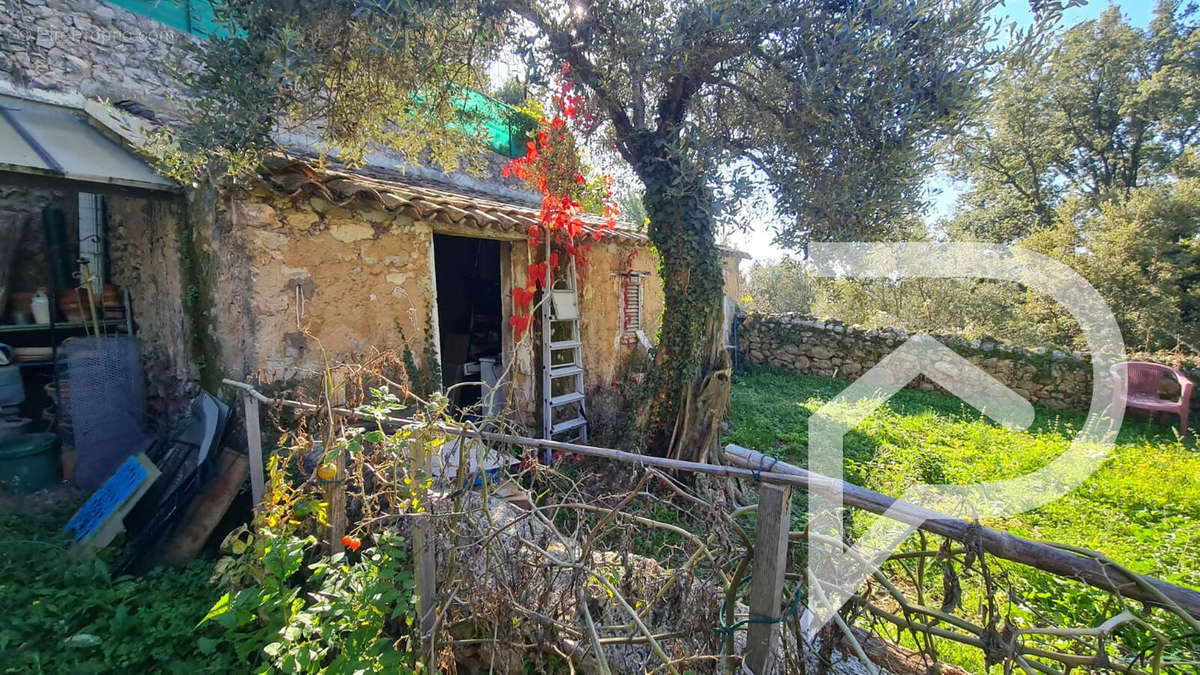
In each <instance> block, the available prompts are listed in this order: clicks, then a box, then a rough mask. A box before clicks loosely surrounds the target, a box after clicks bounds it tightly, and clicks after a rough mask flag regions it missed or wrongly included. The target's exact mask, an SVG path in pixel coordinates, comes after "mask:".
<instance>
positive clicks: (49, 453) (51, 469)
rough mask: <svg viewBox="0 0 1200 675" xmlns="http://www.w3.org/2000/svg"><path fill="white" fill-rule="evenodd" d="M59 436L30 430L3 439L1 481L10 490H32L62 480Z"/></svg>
mask: <svg viewBox="0 0 1200 675" xmlns="http://www.w3.org/2000/svg"><path fill="white" fill-rule="evenodd" d="M58 470H59V465H58V438H57V437H56V436H55V435H54V434H26V435H24V436H21V437H20V438H16V439H12V440H9V441H5V442H3V443H0V484H3V486H4V491H5V492H7V493H9V494H28V493H30V492H37V491H38V490H41V489H42V488H44V487H48V486H50V485H52V484H53V483H54V481H56V480H58Z"/></svg>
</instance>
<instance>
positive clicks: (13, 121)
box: [0, 105, 67, 176]
mask: <svg viewBox="0 0 1200 675" xmlns="http://www.w3.org/2000/svg"><path fill="white" fill-rule="evenodd" d="M0 117H3V118H4V121H5V122H8V123H9V125H10V126H12V128H13V130H15V131H16V132H17V135H18V136H20V137H21V140H23V141H25V143H26V144H27V145H29V147H30V148H31V149H32V150H33V151H34V152H35V153H37V156H38V157H40V158H41V160H42V161H43V162H45V163H46V165H47V166H49V167H50V168H51V169H53V170H54V171H57V172H58V173H59V174H61V175H64V176H65V175H66V173H67V172H66V171H65V170H63V167H62V164H59V163H58V160H56V159H54V156H53V155H51V154H50V153H49V152H48V151H47V150H46V149H45V148H43V147H42V144H41V143H38V141H37V139H36V138H34V137H33V134H31V133H29V130H28V129H26V128H25V127H24V125H22V124H21V123H20V122H18V121H17V118H16V117H14V116H13V114H12V110H10V109H9V108H6V107H4V106H2V105H0Z"/></svg>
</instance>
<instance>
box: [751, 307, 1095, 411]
mask: <svg viewBox="0 0 1200 675" xmlns="http://www.w3.org/2000/svg"><path fill="white" fill-rule="evenodd" d="M738 330H739V332H738V351H739V354H740V357H741V359H742V363H746V364H751V365H762V366H771V367H776V368H786V369H790V370H795V371H797V372H800V373H806V374H810V375H820V376H822V377H837V378H841V379H846V380H852V379H854V378H856V377H858V376H860V375H861V374H862V373H864V372H866V371H867V370H869V369H870V368H871V367H873V366H874V365H875V364H876V363H878V362H879V361H880V359H882V358H884V357H885V356H887V355H888V354H890V353H892V352H893V351H894V350H895V349H896V348H897V347H899V346H900V345H901V344H903V343H904V342H905V341H906V340H908V339H909V337H910V335H909V334H908V333H906V332H904V331H903V330H899V329H890V328H885V329H878V330H877V329H865V328H863V327H861V326H850V325H846V324H843V323H841V322H838V321H822V320H820V319H815V318H813V317H811V316H805V315H801V314H776V315H765V314H749V315H746V316H744V317H742V318H741V319H740V322H739V326H738ZM934 337H935V338H937V339H938V340H939V341H940V342H941V343H942V344H944V345H946V346H947V347H950V349H952V350H953V351H954V352H955V353H957V354H959V355H960V356H962V357H964V358H966V359H967V360H968V361H970V362H971V363H973V364H975V365H976V366H978V367H980V368H981V369H982V370H984V371H985V372H987V373H988V374H989V375H991V376H992V377H995V378H996V379H997V380H999V381H1000V382H1003V383H1004V384H1005V385H1007V386H1008V387H1009V388H1011V389H1012V390H1013V391H1015V392H1016V393H1018V394H1020V395H1021V397H1022V398H1024V399H1025V400H1027V401H1029V402H1030V403H1033V404H1035V405H1042V406H1047V407H1051V408H1059V409H1073V410H1087V409H1088V407H1089V406H1090V405H1091V400H1092V364H1091V360H1090V359H1088V358H1087V357H1085V356H1083V355H1081V354H1076V353H1072V352H1067V351H1064V350H1052V349H1044V348H1038V349H1022V348H1019V347H1013V346H1011V345H1006V344H1002V343H998V342H992V341H984V340H967V339H965V338H962V337H960V336H957V335H935V336H934ZM939 365H940V364H939ZM947 367H949V366H947ZM909 386H910V388H917V389H923V390H927V391H935V390H936V391H941V387H939V386H938V385H936V384H934V383H933V382H932V381H931V380H929V379H928V378H926V377H923V376H922V377H918V378H917V379H915V380H914V381H913V382H912V383H911V384H910V385H909Z"/></svg>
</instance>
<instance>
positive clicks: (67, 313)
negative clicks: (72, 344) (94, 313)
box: [58, 288, 87, 323]
mask: <svg viewBox="0 0 1200 675" xmlns="http://www.w3.org/2000/svg"><path fill="white" fill-rule="evenodd" d="M58 309H59V310H60V311H62V313H63V316H64V317H66V319H67V321H68V322H70V323H82V322H83V320H84V319H85V318H87V312H86V311H85V308H84V306H83V304H82V303H80V302H79V294H78V293H77V292H76V290H75V289H73V288H69V289H67V290H64V291H59V293H58Z"/></svg>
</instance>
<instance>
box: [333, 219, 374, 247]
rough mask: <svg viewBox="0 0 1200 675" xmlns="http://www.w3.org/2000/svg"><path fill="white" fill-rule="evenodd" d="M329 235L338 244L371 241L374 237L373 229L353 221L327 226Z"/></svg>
mask: <svg viewBox="0 0 1200 675" xmlns="http://www.w3.org/2000/svg"><path fill="white" fill-rule="evenodd" d="M329 234H330V235H332V236H333V238H334V239H337V240H338V241H340V242H344V243H347V244H349V243H351V242H355V241H362V240H363V239H371V238H374V236H375V228H373V227H371V226H370V225H366V224H364V223H356V222H354V221H339V222H337V223H336V224H332V225H330V226H329Z"/></svg>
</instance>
